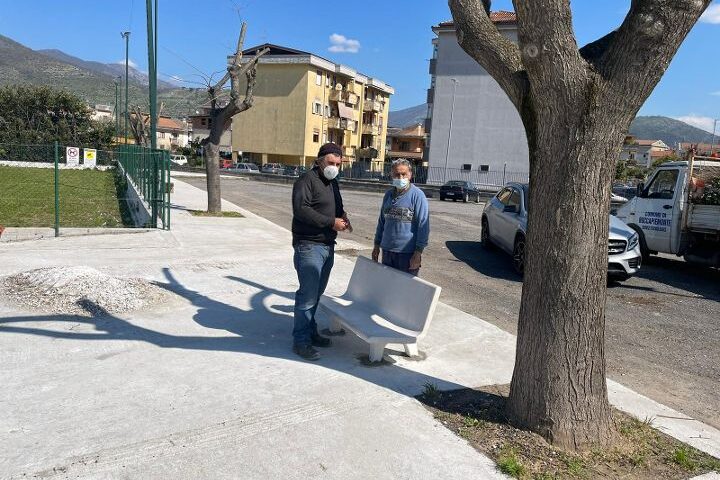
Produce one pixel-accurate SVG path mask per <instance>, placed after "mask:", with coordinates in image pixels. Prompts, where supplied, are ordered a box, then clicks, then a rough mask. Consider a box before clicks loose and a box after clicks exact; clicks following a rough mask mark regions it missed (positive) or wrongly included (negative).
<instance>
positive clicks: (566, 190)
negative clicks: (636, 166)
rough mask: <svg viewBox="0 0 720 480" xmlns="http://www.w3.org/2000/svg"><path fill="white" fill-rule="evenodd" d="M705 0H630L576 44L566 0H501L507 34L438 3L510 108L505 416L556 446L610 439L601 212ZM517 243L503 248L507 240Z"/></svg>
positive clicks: (475, 4) (485, 19)
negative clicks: (604, 28)
mask: <svg viewBox="0 0 720 480" xmlns="http://www.w3.org/2000/svg"><path fill="white" fill-rule="evenodd" d="M710 2H711V0H673V1H669V0H632V1H631V2H630V11H629V12H628V13H627V16H626V17H625V20H624V21H623V23H622V25H621V26H620V27H619V28H618V29H617V30H616V31H613V32H611V33H609V34H608V35H606V36H604V37H602V38H600V39H599V40H597V41H595V42H592V43H590V44H589V45H586V46H585V47H583V48H578V45H577V42H576V39H575V33H574V31H573V24H572V14H571V10H570V2H569V1H568V0H514V1H513V4H514V6H515V10H516V13H517V24H518V43H517V44H516V43H514V42H513V41H511V40H510V39H508V38H507V37H505V36H503V35H502V34H501V33H500V32H499V30H498V29H497V27H496V25H495V24H494V23H493V21H492V20H491V18H490V1H489V0H483V1H482V2H481V1H480V0H450V1H449V4H450V9H451V11H452V15H453V19H454V23H455V28H456V31H457V39H458V43H459V44H460V46H461V47H462V48H463V49H464V50H465V51H466V52H467V53H468V54H469V55H470V56H471V57H473V58H474V59H475V60H476V61H477V62H478V63H479V64H480V65H481V66H482V67H483V68H484V69H485V70H487V71H488V73H489V74H490V75H492V77H493V78H494V79H495V80H496V81H497V82H498V83H499V85H500V87H501V88H502V89H503V90H504V91H505V93H506V94H507V95H508V97H509V99H510V101H511V102H512V103H513V105H514V106H515V108H516V109H517V111H518V112H519V114H520V118H521V119H522V122H523V125H524V127H525V133H526V136H527V141H528V147H529V152H530V201H529V205H530V209H529V218H528V237H527V239H526V242H523V247H525V249H524V251H523V252H516V253H518V254H525V255H524V258H525V263H524V265H525V278H524V283H523V291H522V301H521V308H520V318H519V321H518V339H517V353H516V360H515V370H514V372H513V378H512V383H511V386H510V397H509V399H508V414H509V417H510V418H511V420H512V421H513V422H514V423H516V424H517V425H519V426H522V427H525V428H528V429H530V430H533V431H535V432H537V433H539V434H541V435H542V436H543V437H545V438H546V439H548V440H549V441H551V442H552V443H554V444H556V445H558V446H560V447H563V448H568V449H585V448H588V447H590V446H593V445H607V444H610V443H611V442H612V441H613V439H614V437H615V427H614V424H613V421H612V416H611V410H610V405H609V402H608V396H607V386H606V378H605V350H604V348H605V299H606V288H607V239H608V213H609V210H610V196H609V195H608V192H609V191H610V185H611V181H612V180H613V178H614V176H615V173H616V161H617V158H618V155H619V153H620V149H621V147H622V144H623V140H624V139H625V135H626V133H627V131H628V128H629V126H630V122H631V121H632V119H633V118H635V114H636V113H637V111H638V110H639V109H640V107H641V106H642V104H643V103H644V102H645V100H646V99H647V97H648V96H649V95H650V93H651V92H652V91H653V89H654V88H655V85H657V83H658V81H659V80H660V78H661V77H662V75H663V73H664V72H665V69H666V68H667V66H668V65H669V64H670V61H671V60H672V58H673V56H674V55H675V53H676V52H677V50H678V48H679V47H680V44H681V43H682V42H683V40H684V39H685V37H686V35H687V34H688V32H689V31H690V29H691V28H692V27H693V25H695V23H696V22H697V20H698V19H699V18H700V15H701V14H702V13H703V11H704V10H705V9H706V8H707V7H708V5H709V4H710ZM517 245H518V244H517V242H516V249H517V248H518V247H517Z"/></svg>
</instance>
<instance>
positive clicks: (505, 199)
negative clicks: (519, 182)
mask: <svg viewBox="0 0 720 480" xmlns="http://www.w3.org/2000/svg"><path fill="white" fill-rule="evenodd" d="M512 193H513V190H512V188H503V189H502V190H500V193H498V194H497V199H498V200H499V201H500V203H502V204H503V205H508V204H509V203H510V197H511V196H512Z"/></svg>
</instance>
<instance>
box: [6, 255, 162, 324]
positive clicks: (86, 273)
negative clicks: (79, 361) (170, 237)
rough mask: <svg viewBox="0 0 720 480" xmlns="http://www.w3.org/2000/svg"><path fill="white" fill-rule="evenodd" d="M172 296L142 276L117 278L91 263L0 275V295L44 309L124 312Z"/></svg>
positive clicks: (80, 312)
mask: <svg viewBox="0 0 720 480" xmlns="http://www.w3.org/2000/svg"><path fill="white" fill-rule="evenodd" d="M171 296H172V294H171V293H170V292H168V291H167V290H165V289H163V288H160V287H158V286H156V285H154V284H152V283H151V282H148V281H147V280H144V279H141V278H117V277H112V276H110V275H107V274H105V273H102V272H99V271H98V270H95V269H94V268H90V267H83V266H78V267H51V268H40V269H37V270H30V271H27V272H21V273H18V274H15V275H10V276H7V277H4V278H0V297H4V298H6V299H8V300H9V301H10V302H11V303H13V304H16V305H18V306H19V307H21V308H24V309H31V310H39V311H41V312H44V313H51V314H65V315H81V316H97V315H101V314H106V313H109V314H121V313H125V312H130V311H135V310H139V309H142V308H145V307H147V306H151V305H158V304H161V303H164V302H166V301H167V300H169V298H170V297H171Z"/></svg>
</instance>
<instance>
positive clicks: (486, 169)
mask: <svg viewBox="0 0 720 480" xmlns="http://www.w3.org/2000/svg"><path fill="white" fill-rule="evenodd" d="M480 171H481V172H489V171H490V165H480Z"/></svg>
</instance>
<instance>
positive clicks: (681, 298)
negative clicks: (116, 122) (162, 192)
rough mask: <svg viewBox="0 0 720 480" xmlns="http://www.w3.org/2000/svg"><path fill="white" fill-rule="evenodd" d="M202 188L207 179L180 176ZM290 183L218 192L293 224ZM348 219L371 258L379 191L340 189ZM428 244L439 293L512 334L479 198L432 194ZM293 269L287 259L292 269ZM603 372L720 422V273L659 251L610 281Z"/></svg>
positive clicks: (226, 187) (505, 265) (510, 296)
mask: <svg viewBox="0 0 720 480" xmlns="http://www.w3.org/2000/svg"><path fill="white" fill-rule="evenodd" d="M182 180H183V181H187V182H189V183H191V184H193V185H195V186H197V187H199V188H203V189H204V188H205V178H204V177H202V178H184V179H182ZM291 188H292V187H291V186H286V185H275V184H267V183H261V182H254V181H250V180H244V179H223V180H222V196H223V198H225V199H227V200H229V201H231V202H233V203H235V204H237V205H239V206H241V207H243V208H245V209H247V210H249V211H251V212H253V213H255V214H258V215H261V216H263V217H265V218H267V219H269V220H270V221H272V222H274V223H276V224H277V225H280V226H282V227H285V228H288V229H289V228H290V224H291V218H292V210H291V206H290V195H291ZM343 200H344V203H345V208H346V210H347V211H348V213H349V217H350V220H351V222H352V224H353V227H354V232H353V233H352V234H347V233H342V234H341V235H342V238H343V239H348V240H352V241H353V242H357V243H359V244H361V245H363V246H364V247H365V248H357V249H356V250H355V249H353V250H347V249H346V250H344V251H338V253H340V254H343V255H346V256H353V255H358V254H361V255H366V256H370V251H371V249H372V243H373V237H374V232H375V224H376V221H377V215H378V212H379V208H380V203H381V200H382V196H381V194H376V193H365V192H352V191H347V190H346V191H344V192H343ZM429 202H430V212H431V218H430V222H431V235H430V245H429V247H428V248H427V249H426V250H425V254H424V255H423V265H422V269H421V271H420V274H421V276H422V277H423V278H426V279H428V280H429V281H431V282H433V283H435V284H437V285H440V286H441V287H442V289H443V292H442V295H441V301H443V302H445V303H447V304H449V305H452V306H454V307H456V308H459V309H460V310H463V311H465V312H467V313H470V314H472V315H475V316H477V317H479V318H482V319H483V320H486V321H488V322H491V323H493V324H495V325H497V326H498V327H500V328H502V329H504V330H507V331H509V332H512V333H515V332H516V327H517V316H518V313H519V309H520V293H521V289H522V282H521V279H520V278H519V277H518V276H517V275H515V274H514V272H513V270H512V267H511V264H510V258H509V256H507V255H505V254H504V253H502V252H500V251H497V250H493V251H486V250H484V249H483V248H481V247H480V244H479V239H480V226H479V225H480V214H481V212H482V208H483V205H481V204H480V205H478V204H470V203H469V204H463V203H462V202H457V203H455V202H441V201H439V200H437V199H429ZM288 268H290V267H288ZM606 355H607V370H608V375H609V377H610V378H612V379H613V380H617V381H618V382H620V383H622V384H624V385H626V386H627V387H630V388H632V389H634V390H635V391H637V392H640V393H642V394H644V395H646V396H648V397H650V398H652V399H654V400H656V401H658V402H661V403H663V404H665V405H668V406H670V407H673V408H675V409H677V410H679V411H681V412H684V413H686V414H687V415H690V416H692V417H694V418H697V419H699V420H702V421H704V422H706V423H709V424H711V425H713V426H715V427H717V428H720V272H718V271H716V270H709V269H703V268H696V267H693V266H691V265H689V264H687V263H685V262H684V261H683V260H682V259H678V258H676V257H671V256H661V257H656V258H654V259H653V260H651V261H650V262H649V263H648V264H646V265H644V266H643V267H642V269H641V272H640V273H639V274H638V275H637V276H636V277H633V278H631V279H630V280H628V281H626V282H623V283H621V284H617V283H615V284H613V285H611V287H610V288H609V289H608V303H607V318H606Z"/></svg>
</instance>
